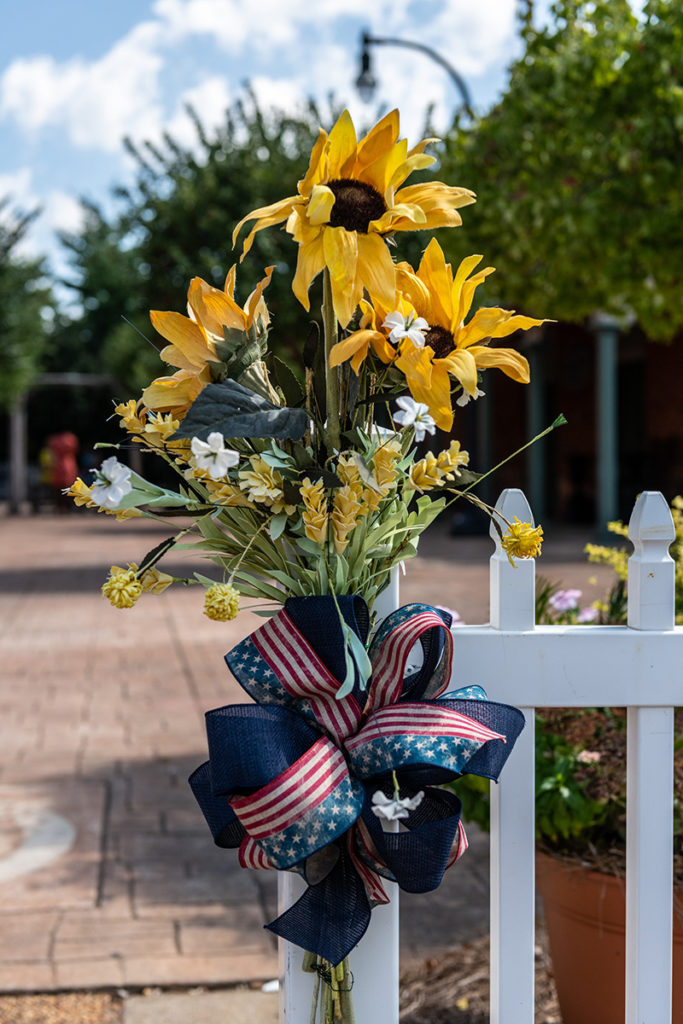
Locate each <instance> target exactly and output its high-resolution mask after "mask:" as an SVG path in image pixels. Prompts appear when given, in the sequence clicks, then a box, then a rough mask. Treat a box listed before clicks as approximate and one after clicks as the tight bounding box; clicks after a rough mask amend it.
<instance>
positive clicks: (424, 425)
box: [394, 395, 436, 441]
mask: <svg viewBox="0 0 683 1024" xmlns="http://www.w3.org/2000/svg"><path fill="white" fill-rule="evenodd" d="M396 405H397V406H398V407H399V409H400V410H401V411H400V412H397V413H394V421H395V422H396V423H400V424H401V426H402V427H413V428H414V430H415V440H416V441H422V439H423V438H424V436H425V434H433V433H434V431H435V430H436V423H435V422H434V420H433V419H432V417H431V416H430V415H429V406H427V405H425V404H424V402H416V401H415V399H414V398H409V397H408V396H407V395H406V396H404V397H402V398H397V399H396Z"/></svg>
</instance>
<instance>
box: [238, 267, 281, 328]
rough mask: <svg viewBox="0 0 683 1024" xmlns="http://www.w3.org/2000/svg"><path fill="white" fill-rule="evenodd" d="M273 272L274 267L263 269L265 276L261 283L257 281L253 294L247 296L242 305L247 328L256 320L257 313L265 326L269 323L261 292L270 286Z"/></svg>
mask: <svg viewBox="0 0 683 1024" xmlns="http://www.w3.org/2000/svg"><path fill="white" fill-rule="evenodd" d="M274 270H275V266H274V265H273V266H272V267H266V268H265V270H264V274H265V275H266V276H265V277H264V278H263V279H262V280H261V281H259V283H258V284H257V285H256V287H255V288H254V290H253V292H252V293H251V295H250V296H249V298H248V299H247V301H246V303H245V305H244V313H245V314H246V323H247V327H251V325H252V324H253V322H254V320H255V319H256V314H257V313H259V314H260V316H261V319H262V320H263V322H264V324H266V325H267V324H268V323H269V322H270V317H269V316H268V309H267V307H266V304H265V302H264V301H263V292H264V291H265V289H266V288H267V287H268V285H269V284H270V279H271V277H272V276H273V271H274Z"/></svg>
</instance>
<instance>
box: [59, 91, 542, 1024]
mask: <svg viewBox="0 0 683 1024" xmlns="http://www.w3.org/2000/svg"><path fill="white" fill-rule="evenodd" d="M435 141H437V140H432V139H424V140H422V142H420V143H419V144H418V145H417V146H416V147H415V148H414V149H411V150H409V149H408V146H407V143H406V142H405V140H403V139H400V138H399V119H398V113H397V111H393V112H391V113H390V114H388V115H387V116H386V117H384V118H383V119H382V120H381V121H380V122H379V123H378V124H376V125H375V126H374V127H373V128H372V130H371V131H370V132H369V133H368V134H367V135H366V136H365V137H364V138H362V139H360V140H358V139H357V137H356V132H355V130H354V126H353V123H352V121H351V118H350V116H349V114H348V112H346V111H345V112H344V113H343V114H342V115H341V116H340V117H339V119H338V121H337V122H336V124H335V125H334V127H333V128H332V130H331V131H330V132H329V134H328V133H327V132H325V131H321V132H320V134H319V137H318V140H317V142H316V144H315V146H314V148H313V152H312V154H311V160H310V164H309V167H308V170H307V171H306V174H305V176H304V177H303V179H302V180H301V181H300V182H299V183H298V188H297V192H296V194H294V195H291V196H288V197H287V198H285V199H283V200H281V201H280V202H277V203H274V204H273V205H272V206H268V207H264V208H261V209H257V210H255V211H253V212H251V213H249V214H248V215H247V216H246V217H245V218H244V219H243V220H242V221H241V222H240V223H239V224H238V225H237V227H236V229H235V236H234V240H235V239H237V236H238V235H239V233H240V231H241V229H242V227H243V225H244V224H247V223H251V230H250V231H249V233H248V234H247V236H246V238H245V240H244V243H243V252H242V258H244V256H246V254H247V253H248V252H249V250H250V248H251V245H252V241H253V238H254V235H255V233H256V232H258V231H261V230H264V229H266V228H268V227H271V226H273V225H276V224H282V223H284V225H285V230H286V231H287V232H288V233H289V234H290V235H291V236H292V239H293V242H294V243H295V244H296V245H297V247H298V259H297V266H296V272H295V274H294V278H293V281H292V291H293V293H294V295H295V297H296V298H297V299H298V301H299V302H300V303H301V304H302V305H303V306H304V308H305V309H307V310H308V309H309V289H310V287H311V285H312V283H313V281H314V279H315V278H317V277H318V276H319V275H322V284H323V302H322V331H321V333H320V340H319V344H318V345H317V346H313V348H314V351H310V346H308V349H309V351H307V353H305V356H306V360H305V361H306V365H305V370H304V374H303V376H301V377H300V376H299V375H298V374H297V373H295V372H294V371H293V369H292V368H291V367H290V366H288V365H287V364H285V363H284V362H283V361H281V360H279V359H278V358H276V357H275V356H274V354H273V352H272V351H271V348H270V345H269V328H270V316H269V312H268V309H267V306H266V301H265V298H264V295H265V292H266V289H267V286H268V284H269V282H270V279H271V275H272V274H273V272H274V268H273V267H268V268H266V270H265V272H264V277H263V280H262V281H261V282H260V283H259V285H258V286H257V287H256V288H255V289H254V291H253V292H252V294H251V295H250V296H249V297H248V298H247V300H246V303H245V305H244V306H240V305H239V303H238V301H237V299H236V295H235V292H236V268H235V267H234V266H233V267H232V268H231V270H230V271H229V273H228V275H227V279H226V282H225V287H224V288H223V289H222V290H221V289H219V288H215V287H212V286H211V285H209V284H207V283H206V282H205V281H203V280H201V279H200V278H195V279H194V280H193V281H192V282H191V283H190V287H189V290H188V304H187V316H185V315H183V314H181V313H177V312H160V311H153V312H152V314H151V319H152V324H153V325H154V327H155V328H156V330H157V331H158V332H159V334H160V335H161V336H162V337H163V338H164V339H165V341H166V342H167V344H166V346H165V347H164V348H163V349H162V351H161V358H162V360H163V361H164V362H165V363H167V364H169V365H170V366H171V367H173V368H175V372H173V373H172V374H170V375H165V376H161V377H158V378H157V379H156V380H154V381H153V382H152V383H151V384H150V385H149V386H148V387H147V388H146V389H145V390H144V391H143V393H142V398H141V399H140V400H138V401H135V400H130V401H128V402H126V403H123V404H120V405H118V406H116V413H117V414H118V415H119V416H120V420H121V426H122V427H123V429H124V430H125V431H126V432H127V433H128V435H129V437H130V438H131V440H132V443H133V444H134V445H136V446H137V447H138V449H139V450H140V451H141V452H144V453H145V454H149V455H155V456H156V457H157V458H160V459H162V460H163V461H164V462H166V463H167V464H168V466H170V467H171V468H172V469H173V470H174V471H175V473H176V474H177V478H178V483H177V486H176V488H175V489H169V488H164V487H159V486H156V485H154V484H152V483H150V482H148V481H147V480H146V479H144V477H143V476H141V475H139V474H137V473H135V472H133V471H132V470H131V469H130V468H129V467H127V466H125V465H123V464H122V463H121V462H119V461H118V459H117V458H116V457H115V456H112V457H110V458H107V459H106V460H105V461H104V463H103V464H102V466H101V468H100V469H99V470H97V471H96V473H95V480H94V482H93V483H92V485H88V484H86V483H84V482H83V481H81V480H77V481H76V483H75V484H74V485H73V486H72V488H71V489H70V493H71V494H72V496H73V497H74V499H75V500H76V502H77V503H78V504H85V505H90V506H98V507H99V508H100V509H103V510H104V511H105V512H108V513H110V514H114V515H116V516H117V518H121V519H125V518H128V517H130V516H134V515H144V516H148V517H152V518H158V519H161V520H162V521H163V522H164V523H165V524H168V522H169V519H168V516H172V517H181V518H180V525H179V526H177V527H176V529H175V533H174V534H173V535H172V536H170V537H169V538H168V539H166V540H164V541H163V542H162V543H161V544H159V545H158V546H157V547H156V548H154V549H153V550H152V551H150V552H149V553H148V554H146V555H145V557H144V558H142V559H141V560H140V561H139V562H138V563H131V564H129V565H128V566H127V568H122V567H117V566H112V568H111V572H110V575H109V578H108V579H107V581H106V582H105V584H104V586H103V587H102V591H103V594H104V596H105V597H107V598H108V599H109V600H110V601H111V603H112V604H113V605H115V606H117V607H119V608H129V607H131V606H132V605H134V604H135V602H136V601H137V599H138V597H139V596H140V594H141V592H142V591H147V592H151V593H155V594H158V593H160V592H161V591H162V590H164V589H165V588H166V587H167V586H169V585H170V584H171V583H173V582H183V583H186V584H188V583H192V584H198V585H201V586H202V587H204V588H205V599H204V611H205V614H206V615H208V616H209V618H211V619H215V620H219V621H221V620H227V619H231V618H234V617H235V615H236V614H237V611H238V608H239V606H240V602H241V601H242V600H243V599H244V598H251V599H255V600H256V601H257V602H258V604H257V605H256V606H251V607H253V608H255V610H256V612H257V614H260V615H263V616H265V617H267V622H266V623H265V624H264V626H262V627H261V628H260V629H258V630H257V631H256V632H255V633H253V634H252V635H251V636H250V637H247V639H246V640H244V641H243V642H242V643H241V644H239V645H238V646H237V647H236V648H235V649H234V650H233V651H232V652H230V654H228V655H227V656H226V660H227V662H228V665H229V667H230V669H231V670H232V672H233V673H234V674H235V676H236V677H237V679H238V681H239V682H240V683H241V685H242V686H243V687H244V689H245V690H246V691H247V693H248V694H249V695H250V696H251V697H252V698H253V699H254V701H255V703H254V704H252V705H246V704H242V705H231V706H228V707H226V708H219V709H217V710H215V711H211V712H209V713H208V715H207V730H208V737H209V752H210V759H209V761H208V762H207V763H206V764H205V765H203V766H202V767H201V768H199V769H198V770H197V772H195V773H194V775H193V776H192V778H191V784H192V787H193V789H194V792H195V794H196V796H197V798H198V800H199V802H200V804H201V806H202V809H203V811H204V814H205V816H206V818H207V821H208V822H209V825H210V827H211V831H212V833H213V836H214V839H215V841H216V842H217V843H218V844H219V845H221V846H226V847H236V848H238V850H239V858H240V863H241V864H242V865H243V866H245V867H253V868H260V869H274V868H276V869H281V870H293V871H296V872H298V873H299V874H300V875H301V876H302V877H303V878H304V879H305V881H306V882H307V883H308V888H307V890H306V891H305V893H304V896H303V897H302V898H301V900H299V902H298V903H297V904H295V905H294V906H292V907H290V908H289V909H288V910H287V911H285V913H284V914H282V915H281V916H280V917H279V918H278V919H277V920H276V921H274V922H272V923H271V924H270V925H268V926H267V927H269V928H271V929H272V930H273V931H274V932H276V933H277V934H278V935H280V936H283V937H285V938H287V939H289V940H291V941H294V942H296V943H298V944H299V945H301V946H302V947H303V948H304V949H305V950H306V951H307V954H306V961H305V966H306V967H307V968H308V969H310V970H313V971H315V972H316V976H317V989H316V992H318V991H319V993H320V1005H321V1014H322V1015H323V1017H324V1018H325V1019H333V1018H336V1019H347V1020H349V1019H351V1009H350V1004H349V998H350V997H349V993H348V989H349V987H350V980H349V979H350V974H349V969H348V965H347V962H346V957H347V955H348V953H349V951H350V950H351V949H352V948H353V947H354V946H355V945H356V943H357V942H358V941H359V940H360V938H361V936H362V935H363V933H364V931H365V929H366V927H367V924H368V921H369V917H370V911H371V908H372V906H374V905H375V904H377V903H382V902H386V901H387V895H386V891H385V889H384V887H383V884H382V882H383V879H390V880H393V881H397V882H398V883H399V885H401V886H402V887H403V888H406V889H408V890H409V891H413V892H419V891H428V890H430V889H433V888H435V887H436V886H437V885H438V884H439V882H440V880H441V877H442V876H443V872H444V870H445V869H446V867H448V866H450V864H451V863H453V862H454V861H455V860H457V858H458V857H459V856H460V855H461V854H462V852H464V849H465V848H466V840H465V836H464V832H463V830H462V826H461V823H460V802H459V800H458V798H457V796H455V794H454V793H452V792H451V791H450V790H448V789H444V788H442V784H443V783H446V782H448V781H450V780H452V779H454V778H457V777H458V776H460V775H461V774H463V773H464V772H470V773H474V774H478V775H483V776H487V777H490V778H497V776H498V773H499V772H500V770H501V768H502V766H503V763H504V761H505V759H506V757H507V755H508V754H509V752H510V750H511V748H512V744H513V743H514V740H515V738H516V736H517V735H518V733H519V731H520V729H521V727H522V721H523V720H522V716H521V715H520V713H519V712H517V711H516V710H515V709H514V708H510V707H508V706H507V705H499V704H492V703H490V702H488V701H487V700H486V695H485V694H484V693H483V691H481V689H480V688H479V687H476V686H473V687H469V688H467V689H466V690H464V691H457V692H453V693H448V694H446V695H445V696H444V695H443V694H444V691H445V690H447V688H448V681H449V678H450V661H451V654H452V636H451V632H450V629H449V626H450V616H449V615H448V614H447V613H446V612H445V611H444V610H437V609H432V608H429V607H427V606H425V605H419V604H417V605H410V606H407V607H405V608H401V609H398V610H396V611H394V612H393V613H392V614H390V615H389V616H388V617H387V618H385V619H384V621H383V622H381V623H379V622H376V621H373V619H374V617H375V616H373V606H374V604H375V600H376V598H377V596H378V595H379V594H381V593H382V591H383V590H385V588H386V587H387V586H388V584H389V580H390V574H391V571H392V569H393V568H394V567H395V566H397V565H398V563H400V562H402V561H403V560H404V559H407V558H410V557H411V556H413V555H414V554H415V553H416V549H417V542H418V539H419V537H420V534H421V533H422V532H423V531H424V530H425V528H426V527H427V526H428V525H429V524H430V523H431V522H432V521H433V520H434V519H435V517H436V516H437V515H438V514H439V513H440V512H441V511H442V510H443V509H444V508H445V507H446V505H447V503H448V502H449V501H452V500H455V499H456V498H457V497H461V496H465V497H467V498H468V499H469V500H471V501H474V502H476V503H477V504H479V505H481V506H482V507H486V508H487V510H488V511H489V512H490V514H491V515H492V517H493V521H494V523H495V524H496V527H497V528H498V530H499V532H500V533H501V535H502V536H503V545H504V548H505V550H506V551H507V552H508V556H509V557H511V558H512V557H529V556H534V555H536V554H538V552H539V550H540V543H541V535H542V531H541V529H540V528H534V527H533V526H531V525H530V524H527V523H519V522H517V521H515V522H513V523H506V522H503V523H500V522H499V519H500V517H499V516H498V514H497V513H496V514H495V515H494V511H493V510H492V509H489V508H488V507H487V506H483V503H482V502H480V500H479V499H478V498H475V497H474V495H473V494H472V492H471V489H472V487H473V486H474V484H475V483H476V482H477V480H478V479H479V478H478V477H477V476H476V474H474V473H472V472H471V470H469V469H467V468H466V467H467V466H468V464H469V455H468V453H467V452H466V451H463V450H462V448H461V445H460V443H459V442H458V441H457V440H450V442H449V443H448V445H447V447H444V448H443V450H441V451H439V452H438V453H436V454H435V453H433V452H431V451H428V452H427V453H426V454H424V455H422V456H420V455H419V454H418V451H417V449H416V443H417V444H419V443H420V442H423V441H424V440H425V438H426V437H427V436H428V435H429V436H431V435H434V434H435V431H436V429H437V428H439V429H440V430H441V431H444V432H446V433H447V434H448V433H450V432H451V430H452V427H453V419H454V404H455V405H464V404H465V403H466V402H468V401H469V400H470V399H477V398H479V397H480V396H481V395H482V394H483V392H482V391H481V390H480V388H479V384H480V382H481V380H480V373H481V371H482V370H486V369H488V368H490V367H498V368H499V369H501V370H502V371H503V372H504V373H505V374H507V375H508V376H509V377H511V378H512V379H513V380H516V381H519V382H527V381H528V379H529V369H528V364H527V361H526V359H525V358H524V357H523V356H522V355H520V353H519V352H517V351H516V350H515V349H513V348H508V347H504V346H493V345H491V341H492V340H493V339H502V338H505V337H507V336H508V335H510V334H512V333H513V332H515V331H517V330H520V329H521V330H526V329H528V328H530V327H532V326H536V325H538V324H541V323H542V322H543V321H542V320H535V319H532V318H531V317H527V316H521V315H519V314H516V313H515V312H514V311H510V310H504V309H498V308H489V307H484V308H479V309H478V310H477V311H476V312H475V313H474V314H471V308H472V305H473V301H474V296H475V290H476V289H477V287H478V286H479V285H481V284H482V283H483V282H484V280H485V278H486V277H487V276H488V275H489V274H491V273H492V272H493V268H492V267H484V268H481V267H480V264H481V261H482V257H481V256H469V257H467V258H465V259H464V260H463V261H462V262H461V263H460V265H459V266H458V267H457V268H456V269H455V271H453V269H452V267H451V265H450V264H449V263H447V262H446V259H445V257H444V253H443V252H442V250H441V248H440V246H439V245H438V243H437V242H436V240H434V239H432V240H431V241H430V242H429V244H428V245H427V247H426V249H425V251H424V255H423V257H422V260H421V262H420V264H419V266H418V267H417V269H414V268H413V267H412V266H410V265H409V264H408V263H406V262H396V261H395V260H394V259H393V257H392V250H391V248H390V245H392V244H393V243H394V238H395V236H396V235H397V234H398V233H399V232H403V231H415V230H429V229H434V228H442V227H457V226H458V225H459V224H460V223H461V217H460V213H459V210H460V209H461V208H462V207H465V206H468V205H469V204H471V203H473V202H474V200H475V197H474V194H473V193H472V192H471V191H470V190H469V189H467V188H461V187H456V186H450V185H446V184H443V183H441V182H438V181H430V182H425V183H422V184H415V185H406V184H404V183H405V181H406V179H407V178H408V177H409V176H410V174H411V173H412V172H413V171H416V170H418V169H422V168H425V167H428V166H429V165H430V164H431V163H433V160H434V158H433V157H431V156H429V155H427V153H426V152H425V149H426V147H427V145H428V144H429V143H430V142H435ZM188 524H189V525H188ZM173 548H175V549H176V550H183V551H188V550H191V551H195V552H197V551H199V552H201V553H203V554H204V555H206V557H207V558H208V559H209V560H210V561H211V562H212V563H213V564H214V566H215V567H216V570H217V571H216V572H215V574H214V576H212V577H208V576H204V575H202V574H199V573H195V574H194V576H193V577H192V578H189V579H183V580H182V581H181V580H178V579H177V578H175V577H172V576H170V575H168V574H165V573H164V572H163V571H161V570H160V569H159V568H158V563H159V562H160V561H161V559H162V558H163V557H164V556H165V555H166V554H167V553H168V552H169V551H170V550H171V549H173ZM416 645H418V647H419V648H420V651H421V666H419V667H416V665H418V664H419V661H420V659H419V658H418V659H417V662H416V661H415V657H414V655H411V650H412V649H413V648H414V647H415V646H416ZM411 665H412V668H411ZM396 821H400V822H401V824H402V826H403V828H402V830H401V831H399V832H396V831H393V830H392V831H389V830H386V829H385V828H384V827H383V824H384V825H385V826H387V829H388V827H389V826H390V825H391V823H392V822H396ZM321 979H322V980H321ZM316 998H317V996H316Z"/></svg>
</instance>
